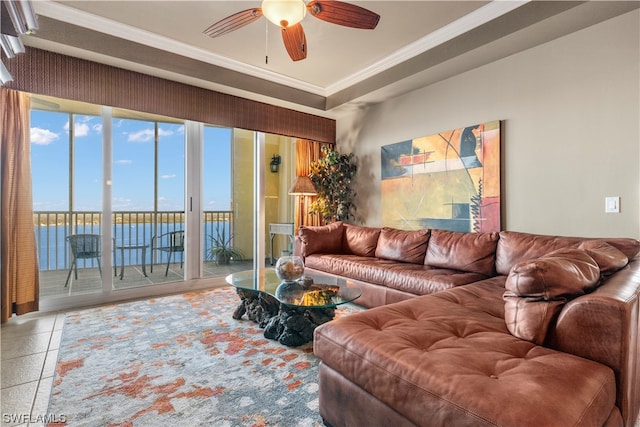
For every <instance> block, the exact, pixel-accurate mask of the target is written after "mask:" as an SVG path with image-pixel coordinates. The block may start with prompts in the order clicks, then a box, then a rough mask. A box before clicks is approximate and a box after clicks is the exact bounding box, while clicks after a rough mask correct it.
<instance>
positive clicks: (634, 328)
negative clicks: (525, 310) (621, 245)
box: [546, 257, 640, 425]
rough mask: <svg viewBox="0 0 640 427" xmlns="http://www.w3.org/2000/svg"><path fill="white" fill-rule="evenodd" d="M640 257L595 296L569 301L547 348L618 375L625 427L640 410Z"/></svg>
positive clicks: (597, 290)
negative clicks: (573, 355) (611, 370)
mask: <svg viewBox="0 0 640 427" xmlns="http://www.w3.org/2000/svg"><path fill="white" fill-rule="evenodd" d="M639 299H640V258H638V257H636V258H634V259H632V260H631V262H630V263H629V264H628V265H627V266H626V267H625V268H624V269H622V270H620V271H618V272H617V273H615V274H614V275H613V276H611V277H610V278H609V279H607V281H606V282H605V283H604V284H602V285H601V286H600V287H599V288H597V289H596V290H595V291H594V292H592V293H590V294H587V295H583V296H581V297H579V298H576V299H574V300H572V301H570V302H568V303H567V304H566V305H565V307H564V308H563V310H562V311H561V313H560V315H559V316H558V320H557V322H556V324H555V327H553V328H552V330H551V331H550V333H549V335H548V338H547V343H546V345H547V346H548V347H551V348H554V349H557V350H559V351H563V352H566V353H572V354H575V355H577V356H581V357H584V358H587V359H591V360H595V361H597V362H600V363H603V364H605V365H607V366H609V367H610V368H612V369H613V371H614V372H615V374H616V381H617V388H618V392H617V396H618V397H617V402H616V404H617V406H618V407H619V408H620V410H621V412H622V416H623V418H624V419H625V425H633V423H634V422H635V420H636V418H637V416H638V412H639V411H640V375H639V373H640V362H639V361H638V359H639V358H640V340H639V338H638V329H639V319H640V314H639V311H640V302H639Z"/></svg>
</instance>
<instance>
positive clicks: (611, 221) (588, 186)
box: [337, 11, 640, 238]
mask: <svg viewBox="0 0 640 427" xmlns="http://www.w3.org/2000/svg"><path fill="white" fill-rule="evenodd" d="M639 64H640V11H634V12H631V13H628V14H626V15H623V16H620V17H617V18H614V19H612V20H609V21H606V22H604V23H601V24H598V25H596V26H593V27H590V28H587V29H585V30H582V31H579V32H576V33H573V34H571V35H569V36H566V37H563V38H560V39H557V40H555V41H552V42H549V43H547V44H544V45H541V46H538V47H535V48H533V49H530V50H527V51H524V52H521V53H518V54H516V55H512V56H510V57H507V58H505V59H502V60H499V61H496V62H493V63H491V64H488V65H486V66H483V67H480V68H477V69H475V70H471V71H469V72H466V73H464V74H460V75H458V76H455V77H452V78H450V79H448V80H444V81H441V82H439V83H436V84H433V85H431V86H428V87H426V88H423V89H420V90H416V91H413V92H411V93H408V94H406V95H403V96H401V97H398V98H395V99H392V100H389V101H386V102H384V103H382V104H378V105H376V106H373V107H371V108H369V109H367V110H363V111H359V112H357V113H351V114H350V116H348V117H343V118H340V119H339V120H338V122H337V140H338V147H339V149H340V150H341V151H343V152H354V153H355V154H356V156H357V159H358V164H359V172H358V177H357V182H356V185H357V193H358V198H357V200H356V202H357V203H356V204H357V207H358V210H357V214H358V221H357V222H360V223H364V224H367V225H371V226H379V225H380V221H381V220H380V147H381V146H383V145H387V144H391V143H395V142H400V141H404V140H407V139H412V138H415V137H419V136H424V135H430V134H433V133H437V132H441V131H446V130H450V129H455V128H459V127H464V126H467V125H471V124H476V123H481V122H485V121H491V120H502V121H503V147H502V149H503V171H502V174H503V180H504V185H503V188H502V194H503V229H507V230H518V231H526V232H534V233H544V234H562V235H576V236H629V237H635V238H640V214H639V212H640V195H639V193H640V124H639V122H640V82H639V81H640V66H639ZM606 196H620V197H621V207H622V211H621V213H620V214H605V212H604V199H605V197H606Z"/></svg>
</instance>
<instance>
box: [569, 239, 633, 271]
mask: <svg viewBox="0 0 640 427" xmlns="http://www.w3.org/2000/svg"><path fill="white" fill-rule="evenodd" d="M578 249H581V250H583V251H585V252H586V253H588V254H589V255H590V256H591V258H593V260H594V261H595V262H596V263H598V267H599V268H600V274H601V275H602V276H605V277H606V276H610V275H612V274H613V273H615V272H616V271H618V270H620V269H621V268H622V267H624V266H625V265H627V264H628V263H629V258H627V256H626V255H625V254H624V253H622V252H621V251H619V250H618V249H616V248H614V247H613V246H611V245H610V244H608V243H607V242H605V241H602V240H587V241H584V242H582V243H580V244H579V245H578Z"/></svg>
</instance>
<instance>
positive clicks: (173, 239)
mask: <svg viewBox="0 0 640 427" xmlns="http://www.w3.org/2000/svg"><path fill="white" fill-rule="evenodd" d="M154 251H160V252H166V253H167V254H168V256H167V268H166V270H165V272H164V275H165V276H166V275H167V274H169V264H170V263H171V257H172V255H173V254H174V253H176V252H180V254H181V255H180V268H182V262H183V258H184V231H182V230H176V231H170V232H168V233H164V234H161V235H160V236H153V238H152V239H151V272H152V273H153V260H154V259H155V258H154V257H153V254H154Z"/></svg>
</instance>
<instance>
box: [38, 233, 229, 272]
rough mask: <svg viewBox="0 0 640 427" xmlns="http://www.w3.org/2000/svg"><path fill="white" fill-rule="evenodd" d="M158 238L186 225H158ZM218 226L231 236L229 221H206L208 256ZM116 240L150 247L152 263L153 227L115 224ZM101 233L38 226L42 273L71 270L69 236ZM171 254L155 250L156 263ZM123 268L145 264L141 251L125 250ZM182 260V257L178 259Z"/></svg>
mask: <svg viewBox="0 0 640 427" xmlns="http://www.w3.org/2000/svg"><path fill="white" fill-rule="evenodd" d="M157 227H158V230H157V232H158V235H160V234H163V233H167V232H169V231H175V230H184V223H161V224H158V225H157ZM216 227H220V232H222V229H223V227H224V231H225V233H226V235H227V236H228V235H229V228H230V223H229V222H227V221H221V222H207V223H206V224H205V227H204V228H205V229H204V231H203V241H204V242H205V245H204V252H203V253H205V254H206V253H208V252H209V248H210V247H211V239H210V238H209V236H210V235H212V234H215V232H216ZM113 228H114V232H113V237H114V238H115V242H116V244H117V245H123V244H124V245H149V248H147V254H146V262H147V264H149V263H150V261H151V258H150V257H151V253H150V245H151V239H152V237H153V235H154V234H155V232H154V230H155V229H154V224H152V223H139V224H116V225H114V227H113ZM72 229H73V234H85V233H86V234H100V226H99V225H95V224H88V225H78V226H67V225H48V226H47V225H44V226H36V227H35V232H36V243H37V245H38V257H39V266H40V270H60V269H68V268H69V266H70V264H71V261H72V259H73V258H72V255H71V249H70V247H69V243H68V242H67V240H66V238H67V236H69V235H71V234H72ZM167 256H168V254H167V253H165V252H161V251H156V253H155V254H154V257H156V258H155V261H156V262H158V263H163V262H166V261H167ZM124 257H125V259H124V265H136V264H140V263H142V249H135V250H125V251H124ZM178 259H179V258H178ZM115 265H118V266H119V265H122V260H121V251H119V250H117V251H116V253H115ZM78 267H79V268H84V267H86V268H93V267H96V268H97V267H98V264H97V262H96V260H95V259H88V260H79V263H78Z"/></svg>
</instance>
